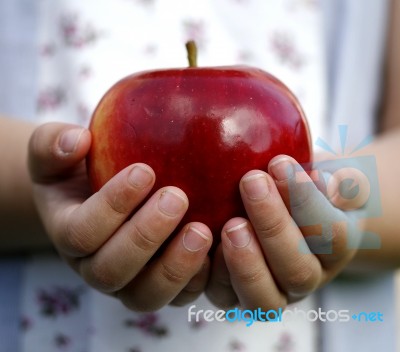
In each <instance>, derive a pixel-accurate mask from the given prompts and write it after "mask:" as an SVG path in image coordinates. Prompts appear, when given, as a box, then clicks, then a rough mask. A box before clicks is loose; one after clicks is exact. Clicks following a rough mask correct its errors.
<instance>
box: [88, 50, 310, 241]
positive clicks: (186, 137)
mask: <svg viewBox="0 0 400 352" xmlns="http://www.w3.org/2000/svg"><path fill="white" fill-rule="evenodd" d="M189 56H190V58H191V59H192V61H193V55H189ZM90 131H91V132H92V138H93V142H92V148H91V150H90V153H89V158H88V172H89V178H90V181H91V185H92V188H93V190H94V191H97V190H99V189H100V188H101V187H102V186H103V185H104V184H105V183H106V182H107V181H108V180H109V179H111V178H112V177H113V176H114V175H115V174H117V173H118V172H119V171H121V170H122V169H124V168H125V167H127V166H128V165H131V164H133V163H137V162H142V163H145V164H147V165H149V166H151V167H152V168H153V170H154V171H155V174H156V176H157V178H156V181H155V186H154V189H155V190H158V189H160V188H161V187H165V186H171V185H173V186H176V187H179V188H180V189H182V190H183V191H184V192H185V193H186V195H187V197H188V199H189V209H188V211H187V212H186V214H185V216H184V218H183V220H182V222H181V225H180V226H179V227H178V229H180V228H181V227H182V225H184V224H186V223H188V222H191V221H199V222H202V223H204V224H207V226H209V227H210V229H211V231H212V233H213V236H214V237H216V238H217V239H218V238H219V236H220V232H221V229H222V227H223V225H224V223H225V222H226V221H227V220H228V219H230V218H232V217H234V216H245V210H244V208H243V204H242V202H241V199H240V193H239V189H238V184H239V181H240V179H241V177H242V176H243V175H244V174H245V173H246V172H248V171H250V170H253V169H261V170H266V169H267V166H268V163H269V161H270V160H271V159H272V158H273V157H274V156H276V155H278V154H287V155H291V156H293V157H294V158H295V159H296V160H298V161H299V162H302V163H305V162H309V161H310V158H311V148H310V136H309V131H308V127H307V123H306V120H305V117H304V114H303V112H302V110H301V108H300V105H299V103H298V101H297V100H296V98H295V97H294V95H293V94H292V93H291V92H290V91H289V90H288V88H287V87H286V86H284V85H283V84H282V83H281V82H280V81H278V80H277V79H276V78H274V77H273V76H271V75H270V74H268V73H266V72H264V71H261V70H259V69H256V68H251V67H238V66H231V67H215V68H212V67H204V68H197V67H189V68H185V69H168V70H157V71H148V72H141V73H137V74H133V75H131V76H128V77H126V78H124V79H122V80H121V81H119V82H118V83H116V84H115V85H114V86H113V87H111V88H110V90H109V91H108V92H107V93H106V94H105V95H104V97H103V98H102V99H101V101H100V103H99V105H98V106H97V108H96V110H95V112H94V114H93V117H92V121H91V125H90Z"/></svg>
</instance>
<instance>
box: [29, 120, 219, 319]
mask: <svg viewBox="0 0 400 352" xmlns="http://www.w3.org/2000/svg"><path fill="white" fill-rule="evenodd" d="M90 143H91V135H90V132H89V131H88V130H86V129H83V128H81V127H79V126H74V125H67V124H61V123H49V124H45V125H42V126H40V127H38V128H37V129H36V131H35V132H34V133H33V135H32V137H31V140H30V144H29V160H28V161H29V169H30V174H31V178H32V182H33V192H34V199H35V203H36V205H37V209H38V211H39V214H40V217H41V219H42V221H43V223H44V225H45V228H46V230H47V232H48V235H49V237H50V239H51V241H52V242H53V244H54V246H55V247H56V249H57V250H58V252H59V253H60V255H61V256H62V257H63V258H64V259H65V260H66V261H67V262H68V263H69V264H70V265H71V266H72V267H73V268H74V269H75V270H76V271H77V272H78V273H79V274H80V275H81V276H82V277H83V278H84V279H85V281H86V282H88V283H89V284H90V285H91V286H93V287H94V288H96V289H98V290H100V291H102V292H105V293H108V294H111V295H113V296H116V297H118V298H119V299H120V300H121V301H122V302H123V303H124V304H125V305H126V306H127V307H129V308H131V309H134V310H139V311H150V310H156V309H159V308H161V307H162V306H164V305H166V304H170V303H171V304H176V305H183V304H186V303H189V302H191V301H192V300H194V299H195V298H196V297H197V296H198V295H199V294H200V293H201V292H202V291H203V290H204V287H205V285H206V282H207V279H208V273H209V267H210V263H209V259H208V257H207V252H208V250H209V249H210V247H211V243H212V235H211V232H210V230H209V229H208V227H207V226H206V225H204V224H202V223H190V224H187V225H186V226H185V227H184V228H183V229H182V230H181V231H180V232H179V233H178V234H177V235H176V236H175V237H174V238H172V239H171V240H170V242H168V244H167V245H166V246H165V248H164V249H163V251H162V253H161V254H160V255H159V256H156V257H153V256H154V254H155V253H156V252H157V251H158V250H159V249H160V247H161V246H162V245H163V244H164V242H165V241H166V240H167V239H169V237H170V235H171V233H172V232H173V231H174V230H175V228H176V227H177V225H178V223H179V222H180V220H181V219H182V217H183V215H184V214H185V212H186V210H187V208H188V199H187V197H186V195H185V193H184V192H183V191H182V190H180V189H178V188H176V187H172V186H171V187H164V188H162V189H159V190H157V191H156V192H155V193H154V194H153V195H152V196H151V197H150V198H149V199H148V200H147V201H146V202H145V203H144V204H143V201H144V200H145V198H146V196H148V194H149V192H150V190H151V189H152V187H153V185H154V181H155V174H154V172H153V170H152V169H151V168H150V167H149V166H148V165H145V164H141V163H137V164H134V165H130V166H128V167H127V168H125V169H124V170H122V171H121V172H120V173H118V174H117V175H116V176H114V177H113V178H112V179H111V180H110V181H109V182H108V183H107V184H105V185H104V186H103V187H102V188H101V189H100V190H99V191H98V192H97V193H95V194H93V195H91V192H90V189H89V185H88V179H87V176H86V167H85V160H84V159H85V157H86V154H87V152H88V150H89V148H90ZM152 258H153V259H152Z"/></svg>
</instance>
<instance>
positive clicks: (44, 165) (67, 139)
mask: <svg viewBox="0 0 400 352" xmlns="http://www.w3.org/2000/svg"><path fill="white" fill-rule="evenodd" d="M90 143H91V135H90V132H89V131H88V130H87V129H84V128H82V127H80V126H76V125H70V124H64V123H47V124H44V125H42V126H39V127H38V128H37V129H36V130H35V131H34V132H33V134H32V136H31V138H30V141H29V153H28V165H29V171H30V174H31V177H32V180H33V181H34V182H36V183H47V182H49V181H51V180H53V179H54V178H59V177H60V176H63V177H65V174H66V172H67V171H68V170H69V169H71V168H73V167H75V166H76V165H77V164H78V163H79V161H82V160H83V159H84V158H85V156H86V154H87V152H88V150H89V147H90Z"/></svg>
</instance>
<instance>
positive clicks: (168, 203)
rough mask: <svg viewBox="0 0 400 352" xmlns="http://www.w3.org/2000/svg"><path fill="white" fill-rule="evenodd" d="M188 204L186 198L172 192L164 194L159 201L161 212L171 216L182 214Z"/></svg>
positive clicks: (168, 191)
mask: <svg viewBox="0 0 400 352" xmlns="http://www.w3.org/2000/svg"><path fill="white" fill-rule="evenodd" d="M186 204H187V202H186V199H185V198H183V197H182V196H180V195H179V194H177V193H175V192H173V191H170V190H167V191H164V192H162V193H161V196H160V199H159V201H158V207H159V208H160V210H161V211H162V212H163V213H164V214H166V215H169V216H176V215H178V214H181V213H182V211H183V210H185V208H186Z"/></svg>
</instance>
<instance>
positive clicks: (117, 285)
mask: <svg viewBox="0 0 400 352" xmlns="http://www.w3.org/2000/svg"><path fill="white" fill-rule="evenodd" d="M81 274H82V276H83V278H84V279H85V280H86V282H87V283H88V284H89V285H91V286H92V287H94V288H96V289H98V290H100V291H102V292H107V293H109V292H115V291H117V290H119V289H121V286H122V284H121V282H120V281H121V280H120V279H119V278H118V277H117V276H116V275H114V274H113V273H112V272H110V270H109V267H108V265H104V263H98V262H97V261H95V260H91V261H90V262H89V263H88V264H87V265H86V266H85V267H84V269H82V270H81Z"/></svg>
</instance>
